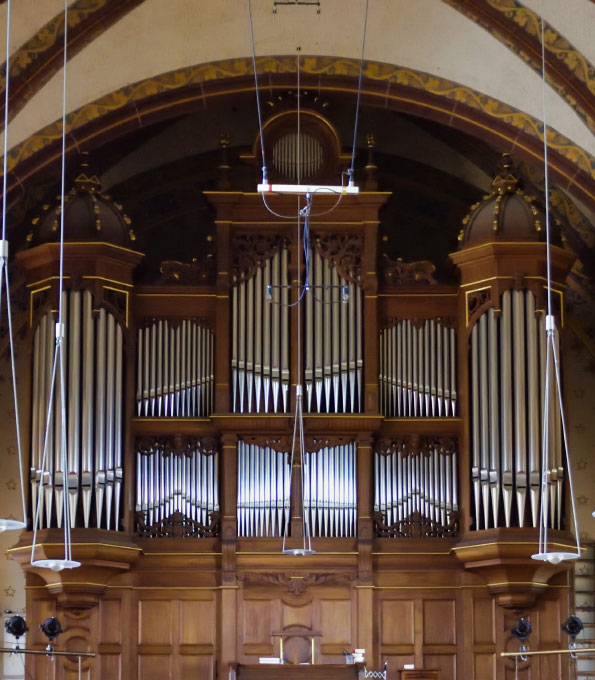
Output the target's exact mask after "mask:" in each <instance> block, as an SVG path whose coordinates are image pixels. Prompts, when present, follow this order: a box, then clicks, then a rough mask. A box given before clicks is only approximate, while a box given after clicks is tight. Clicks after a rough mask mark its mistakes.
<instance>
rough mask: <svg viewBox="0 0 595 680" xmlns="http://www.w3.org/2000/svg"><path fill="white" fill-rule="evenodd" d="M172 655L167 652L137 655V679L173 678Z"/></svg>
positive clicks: (159, 679)
mask: <svg viewBox="0 0 595 680" xmlns="http://www.w3.org/2000/svg"><path fill="white" fill-rule="evenodd" d="M172 661H173V657H172V656H170V655H168V654H163V655H161V654H160V655H156V654H141V655H140V656H139V657H138V677H139V680H164V678H173V677H174V676H173V675H172V670H173V668H172V665H173V664H172Z"/></svg>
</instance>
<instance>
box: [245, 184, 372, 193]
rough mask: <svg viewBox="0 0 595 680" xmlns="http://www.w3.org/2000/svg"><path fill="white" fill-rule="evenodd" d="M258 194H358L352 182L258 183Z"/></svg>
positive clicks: (357, 189)
mask: <svg viewBox="0 0 595 680" xmlns="http://www.w3.org/2000/svg"><path fill="white" fill-rule="evenodd" d="M256 191H257V192H258V193H259V194H359V187H356V186H355V185H354V184H348V185H347V186H341V185H338V186H334V185H331V184H268V183H263V184H259V185H258V186H257V187H256Z"/></svg>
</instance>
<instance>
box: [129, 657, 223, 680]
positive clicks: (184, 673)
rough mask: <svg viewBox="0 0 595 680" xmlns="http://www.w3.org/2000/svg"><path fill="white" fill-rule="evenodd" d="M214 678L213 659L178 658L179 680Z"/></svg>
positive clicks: (210, 679)
mask: <svg viewBox="0 0 595 680" xmlns="http://www.w3.org/2000/svg"><path fill="white" fill-rule="evenodd" d="M213 677H214V666H213V657H211V656H182V657H180V678H184V680H185V679H186V678H188V680H212V678H213ZM139 680H140V679H139Z"/></svg>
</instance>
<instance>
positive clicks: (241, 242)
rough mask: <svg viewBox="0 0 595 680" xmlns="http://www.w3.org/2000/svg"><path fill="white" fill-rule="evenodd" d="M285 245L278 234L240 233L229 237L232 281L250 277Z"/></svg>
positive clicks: (245, 279)
mask: <svg viewBox="0 0 595 680" xmlns="http://www.w3.org/2000/svg"><path fill="white" fill-rule="evenodd" d="M284 245H285V239H284V238H283V237H282V236H280V235H279V234H272V235H270V234H258V235H251V234H241V235H237V236H234V237H233V238H232V239H231V252H232V258H233V260H232V262H233V276H234V281H235V282H236V283H239V282H240V281H247V280H248V279H251V278H252V277H253V276H254V275H255V274H256V270H257V269H258V268H259V267H264V266H265V264H266V262H267V260H268V259H269V258H271V257H273V255H274V254H275V253H277V252H278V251H279V250H280V249H281V248H282V247H283V246H284Z"/></svg>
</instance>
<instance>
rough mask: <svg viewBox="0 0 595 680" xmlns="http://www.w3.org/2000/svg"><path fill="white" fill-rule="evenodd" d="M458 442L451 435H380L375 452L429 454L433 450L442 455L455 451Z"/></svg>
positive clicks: (381, 453) (385, 453) (411, 454)
mask: <svg viewBox="0 0 595 680" xmlns="http://www.w3.org/2000/svg"><path fill="white" fill-rule="evenodd" d="M457 449H458V442H457V440H456V439H455V438H452V437H421V436H420V435H419V434H410V435H406V436H404V437H396V438H390V439H389V438H386V437H382V438H380V439H378V441H377V442H376V448H375V450H376V453H378V454H379V455H381V456H389V455H392V454H393V453H398V452H399V451H400V452H401V453H402V454H403V455H405V456H408V455H410V456H414V455H420V454H421V455H424V456H429V455H430V454H431V453H433V452H434V451H436V452H438V453H439V454H442V455H450V454H453V453H456V452H457Z"/></svg>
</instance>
